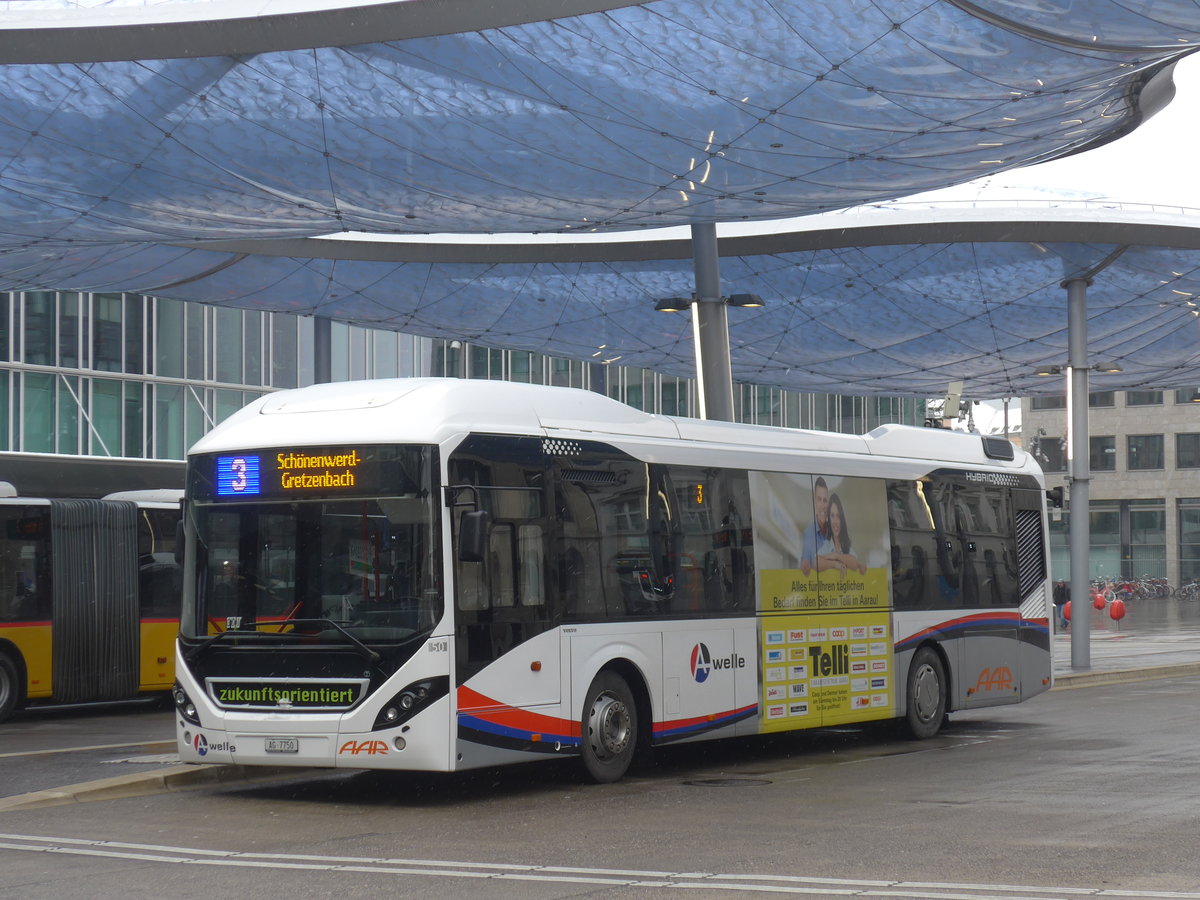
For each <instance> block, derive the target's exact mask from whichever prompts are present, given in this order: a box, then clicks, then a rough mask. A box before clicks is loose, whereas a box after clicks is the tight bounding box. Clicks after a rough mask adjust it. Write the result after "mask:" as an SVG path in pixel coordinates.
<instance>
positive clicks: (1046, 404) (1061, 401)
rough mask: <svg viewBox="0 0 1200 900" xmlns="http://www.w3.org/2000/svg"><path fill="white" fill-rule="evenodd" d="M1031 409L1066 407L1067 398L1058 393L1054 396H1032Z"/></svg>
mask: <svg viewBox="0 0 1200 900" xmlns="http://www.w3.org/2000/svg"><path fill="white" fill-rule="evenodd" d="M1032 408H1033V409H1066V408H1067V398H1066V395H1064V394H1059V395H1058V396H1056V397H1034V398H1033V404H1032Z"/></svg>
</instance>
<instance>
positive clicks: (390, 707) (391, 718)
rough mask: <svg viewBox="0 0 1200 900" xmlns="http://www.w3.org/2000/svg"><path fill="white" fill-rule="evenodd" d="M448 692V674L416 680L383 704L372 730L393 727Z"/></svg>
mask: <svg viewBox="0 0 1200 900" xmlns="http://www.w3.org/2000/svg"><path fill="white" fill-rule="evenodd" d="M448 693H450V679H449V677H448V676H446V675H441V676H438V677H437V678H425V679H422V680H421V681H415V682H413V683H412V684H410V685H407V686H406V687H405V688H404V689H403V690H401V691H399V692H397V693H396V695H395V696H394V697H392V699H390V700H389V701H388V702H387V703H385V704H384V705H383V709H381V710H380V711H379V715H378V716H376V717H375V724H374V725H372V726H371V730H372V731H379V730H380V729H381V728H392V727H394V726H396V725H399V724H401V723H402V722H405V721H407V720H408V719H411V718H412V717H413V716H415V715H416V714H417V713H419V712H420V711H421V710H422V709H424V708H425V707H427V706H429V705H430V704H431V703H433V702H434V701H435V700H439V699H440V698H442V697H445V696H446V695H447V694H448Z"/></svg>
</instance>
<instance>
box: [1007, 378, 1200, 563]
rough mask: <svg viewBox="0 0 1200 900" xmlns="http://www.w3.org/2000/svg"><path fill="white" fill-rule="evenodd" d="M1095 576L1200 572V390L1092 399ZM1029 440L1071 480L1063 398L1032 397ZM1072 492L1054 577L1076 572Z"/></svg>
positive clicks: (1047, 465) (1061, 523)
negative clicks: (1071, 545) (1070, 524)
mask: <svg viewBox="0 0 1200 900" xmlns="http://www.w3.org/2000/svg"><path fill="white" fill-rule="evenodd" d="M1089 406H1090V410H1089V423H1090V424H1089V432H1090V446H1091V453H1090V459H1089V463H1090V467H1091V473H1092V482H1091V490H1090V494H1091V501H1090V508H1091V571H1090V572H1089V573H1088V575H1089V578H1092V579H1096V578H1109V579H1112V578H1122V579H1126V578H1143V577H1147V576H1149V577H1152V578H1166V579H1167V580H1168V582H1169V583H1170V584H1171V585H1172V586H1175V585H1179V584H1182V583H1184V582H1186V581H1189V580H1191V579H1194V578H1200V389H1195V388H1189V389H1184V390H1168V391H1100V392H1096V393H1092V394H1091V395H1090V403H1089ZM1022 415H1023V418H1022V427H1023V432H1024V440H1025V444H1026V446H1027V447H1029V448H1030V449H1031V450H1032V451H1033V452H1034V453H1035V455H1037V456H1038V458H1039V460H1040V461H1041V463H1042V467H1043V469H1044V470H1045V472H1046V479H1047V486H1048V487H1055V486H1058V485H1064V486H1065V485H1067V483H1068V482H1067V474H1066V473H1067V459H1066V450H1065V448H1066V446H1067V445H1066V440H1065V436H1066V423H1067V410H1066V402H1065V400H1064V398H1063V397H1061V396H1058V397H1043V398H1036V399H1034V400H1032V401H1026V403H1025V409H1024V410H1023V414H1022ZM1069 515H1070V501H1069V498H1068V500H1067V502H1066V503H1065V504H1064V508H1063V510H1062V511H1061V512H1060V513H1057V514H1056V513H1055V512H1052V521H1051V550H1052V563H1051V564H1052V574H1053V577H1055V578H1068V577H1069V575H1070V563H1069V553H1068V521H1069Z"/></svg>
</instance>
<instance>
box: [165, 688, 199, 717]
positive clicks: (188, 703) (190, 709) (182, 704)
mask: <svg viewBox="0 0 1200 900" xmlns="http://www.w3.org/2000/svg"><path fill="white" fill-rule="evenodd" d="M171 696H172V697H173V698H174V699H175V711H176V712H177V713H179V715H180V717H181V718H183V719H184V721H187V722H191V723H192V724H193V725H199V724H200V715H199V713H197V712H196V704H195V703H193V702H192V698H191V697H189V696H188V695H187V691H185V690H184V689H183V688H182V687H181V686H180V684H179V682H178V681H177V682H175V686H174V687H173V688H171Z"/></svg>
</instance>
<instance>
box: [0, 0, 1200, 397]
mask: <svg viewBox="0 0 1200 900" xmlns="http://www.w3.org/2000/svg"><path fill="white" fill-rule="evenodd" d="M14 10H18V11H14ZM1195 13H1196V7H1195V4H1194V2H1192V0H1153V2H1149V0H1137V2H1129V0H1126V2H1108V0H1090V2H1086V3H1079V2H1068V0H1045V2H1040V3H1038V4H1029V3H1025V2H1021V0H983V2H967V0H938V2H929V0H919V2H918V0H871V2H867V0H847V2H845V3H839V4H824V3H811V2H807V0H793V2H788V0H784V2H780V0H703V2H692V0H650V2H645V3H638V4H630V3H612V2H610V3H604V2H597V0H591V2H589V0H553V2H552V0H519V2H518V0H514V2H511V3H505V4H479V3H476V2H471V0H420V2H417V0H408V2H378V3H337V2H330V3H327V4H314V3H312V2H302V0H266V2H264V3H262V4H258V5H256V12H255V15H252V16H247V15H246V13H245V11H244V5H239V4H233V3H227V2H208V3H196V2H192V3H188V2H178V0H177V2H168V3H156V4H148V5H147V4H142V3H137V2H131V3H128V4H121V3H117V4H116V5H106V6H105V7H104V8H98V9H87V8H83V5H82V4H80V3H71V2H66V0H64V2H59V3H53V2H43V3H31V4H21V5H20V7H16V6H15V5H9V6H8V8H7V11H6V12H5V14H4V19H3V21H2V22H0V26H2V27H0V64H3V65H4V66H5V69H6V72H5V74H6V75H7V76H8V78H7V79H6V91H5V92H4V94H3V96H0V289H5V290H88V291H99V292H116V291H130V292H141V293H150V294H156V295H158V296H162V297H171V298H176V299H185V300H197V301H201V302H206V303H214V304H224V305H234V306H244V307H251V308H266V309H276V310H287V311H291V312H297V313H302V314H314V315H320V316H325V317H331V318H334V319H338V320H342V321H347V322H355V323H361V324H369V325H375V326H381V327H390V328H396V329H399V330H404V331H408V332H411V333H415V334H421V335H429V336H435V337H455V338H462V339H468V340H472V341H476V342H478V343H481V344H487V345H491V346H497V347H509V348H515V349H528V350H537V351H540V352H545V353H549V354H555V355H561V356H567V357H573V358H579V359H591V360H595V361H599V362H617V361H618V360H619V361H620V362H622V363H624V364H631V365H641V366H647V367H650V368H654V369H658V370H660V371H664V372H674V373H676V374H692V372H693V356H692V353H693V350H692V346H691V340H692V335H691V328H690V325H689V324H688V320H687V316H686V314H684V315H676V316H667V315H663V314H661V313H655V312H654V309H653V307H654V303H655V302H656V300H658V299H661V298H664V297H671V296H687V295H688V294H689V293H690V292H691V290H692V284H691V278H692V262H691V259H690V253H691V251H690V249H689V248H687V247H686V246H685V244H686V242H672V241H669V240H668V241H653V242H650V243H645V244H643V243H641V242H640V241H637V240H634V241H623V242H616V243H612V244H605V245H602V248H603V249H597V247H596V246H593V245H592V244H588V243H585V242H584V241H579V242H563V241H559V242H556V243H551V244H545V245H538V244H535V245H532V246H526V245H525V242H522V241H516V242H514V243H506V242H504V241H500V240H496V241H495V242H493V243H492V244H490V245H483V246H480V245H474V246H473V247H472V246H467V247H466V249H464V245H462V244H456V243H454V242H451V241H448V240H445V239H443V238H439V237H437V236H436V235H437V234H438V233H444V232H454V233H475V234H480V233H494V232H503V233H512V232H522V233H530V232H552V233H556V234H566V235H574V234H581V235H584V234H591V233H611V232H633V234H632V235H627V236H629V237H633V238H642V239H645V238H649V237H650V235H651V233H652V230H653V229H656V228H658V227H661V226H668V225H692V226H697V225H706V224H709V223H714V222H717V223H747V222H755V221H759V220H768V219H777V218H779V217H784V216H797V215H809V214H815V213H821V212H825V211H829V210H834V209H841V208H845V207H850V206H854V205H857V204H863V203H880V202H883V201H886V200H888V199H891V198H896V197H899V196H903V195H908V194H911V193H914V192H918V191H922V190H926V189H929V188H934V187H941V186H945V185H948V184H953V183H958V182H963V181H966V180H969V179H973V178H978V177H980V176H982V175H986V174H988V173H992V172H999V171H1004V170H1008V169H1011V168H1014V167H1018V166H1023V165H1027V164H1030V163H1034V162H1040V161H1044V160H1047V159H1051V158H1056V157H1061V156H1063V155H1066V154H1071V153H1075V152H1079V151H1081V150H1084V149H1088V148H1091V147H1095V146H1098V145H1099V144H1102V143H1104V142H1107V141H1110V140H1112V139H1115V138H1117V137H1119V136H1121V135H1122V134H1125V133H1127V132H1128V131H1129V130H1131V129H1132V128H1134V127H1136V126H1137V125H1138V123H1139V122H1140V121H1141V120H1142V119H1143V118H1144V117H1145V116H1146V115H1149V114H1151V113H1153V112H1154V111H1155V110H1156V109H1157V108H1159V107H1160V106H1161V105H1162V104H1164V103H1165V102H1167V101H1169V99H1170V96H1171V94H1172V90H1173V88H1172V82H1171V77H1170V76H1171V71H1170V70H1171V67H1172V65H1173V63H1174V62H1175V61H1177V60H1178V59H1179V58H1180V57H1181V56H1182V55H1185V54H1187V53H1190V52H1192V50H1194V49H1195V47H1196V46H1197V44H1198V41H1200V20H1198V19H1197V17H1196V15H1195ZM1022 212H1023V213H1027V214H1028V215H1027V216H1025V217H1023V218H1021V219H1019V220H1014V221H1008V222H1005V221H1002V222H1001V227H1000V228H996V227H985V223H983V222H975V221H971V220H966V221H959V222H955V221H950V222H942V223H941V225H940V226H939V224H938V223H937V222H925V223H921V222H916V221H908V220H901V219H898V218H893V219H892V220H890V222H888V223H886V224H885V225H884V226H883V227H884V229H885V230H884V231H877V230H876V231H873V230H871V229H867V228H859V227H857V225H858V224H862V221H863V220H859V219H856V220H855V222H856V223H857V224H856V225H855V227H854V228H853V229H852V230H853V233H852V234H851V233H850V232H846V238H845V240H839V239H837V238H836V236H831V235H830V234H827V233H825V231H826V230H827V229H830V226H829V225H821V226H817V227H815V228H807V229H798V230H796V231H795V232H794V233H791V234H783V235H778V236H774V237H771V236H765V235H761V234H760V235H756V236H748V237H744V238H737V239H731V238H723V239H722V242H721V243H722V246H721V253H722V257H723V258H722V260H721V278H722V282H723V292H724V293H728V294H733V293H738V292H750V293H755V294H759V295H761V296H762V297H763V298H764V299H765V300H766V301H767V303H768V306H767V307H765V308H763V309H761V310H738V311H732V314H731V322H730V334H731V340H732V354H733V374H734V377H735V378H737V379H739V380H745V381H754V382H758V383H762V384H774V385H779V386H781V387H786V388H794V389H801V390H815V391H836V392H845V393H866V394H873V393H874V394H902V393H911V394H922V395H929V394H938V393H941V392H942V391H943V390H944V388H945V384H946V382H947V381H948V380H963V381H964V382H966V384H967V386H968V387H967V390H968V391H969V392H970V394H971V395H972V396H984V395H989V396H1001V395H1010V394H1031V393H1037V392H1038V391H1039V390H1051V389H1055V390H1057V389H1061V388H1060V387H1057V386H1056V387H1054V388H1051V387H1050V386H1048V385H1047V383H1046V381H1045V380H1041V379H1036V378H1035V377H1034V376H1032V375H1031V374H1029V373H1030V372H1031V371H1032V370H1033V369H1035V368H1037V367H1039V366H1049V365H1055V364H1060V363H1062V362H1064V359H1063V357H1064V354H1065V336H1064V331H1065V315H1064V302H1065V301H1064V300H1063V299H1062V297H1061V295H1062V290H1061V288H1060V287H1059V285H1060V284H1061V283H1062V282H1063V280H1064V279H1066V278H1070V277H1075V276H1078V275H1079V274H1080V273H1087V272H1090V271H1091V269H1092V268H1093V267H1094V266H1096V265H1097V264H1099V262H1100V261H1101V260H1106V261H1107V262H1108V265H1107V268H1106V269H1105V270H1104V272H1103V273H1102V274H1101V275H1098V276H1097V278H1096V282H1095V285H1094V286H1093V288H1092V290H1091V292H1090V294H1089V311H1090V312H1089V315H1090V316H1091V317H1092V320H1093V328H1092V330H1091V347H1092V351H1093V355H1095V356H1100V355H1103V356H1106V357H1108V356H1111V357H1112V358H1114V359H1121V360H1123V361H1124V362H1123V364H1122V368H1123V370H1124V371H1123V372H1122V373H1121V374H1120V375H1119V376H1117V375H1114V376H1111V377H1112V378H1113V379H1114V381H1113V382H1112V383H1113V386H1114V387H1117V386H1134V385H1141V384H1155V385H1159V386H1168V385H1170V384H1177V383H1183V382H1184V381H1187V382H1188V383H1190V382H1191V381H1192V380H1194V376H1192V375H1191V373H1190V370H1191V369H1192V368H1193V363H1194V356H1193V355H1192V354H1191V351H1190V346H1189V345H1190V344H1191V343H1192V342H1193V341H1192V336H1191V332H1190V327H1191V321H1190V320H1191V319H1192V318H1194V317H1193V316H1191V313H1190V307H1188V306H1186V303H1187V300H1186V299H1182V300H1181V299H1179V298H1181V297H1184V295H1185V294H1186V295H1187V296H1191V294H1192V293H1193V292H1192V290H1191V288H1192V287H1195V285H1194V284H1192V283H1191V281H1192V279H1193V274H1192V273H1193V271H1194V268H1195V264H1194V261H1189V260H1191V259H1192V257H1193V256H1194V254H1195V251H1194V250H1193V249H1192V247H1193V245H1194V241H1193V240H1192V239H1191V238H1189V237H1185V236H1184V235H1189V234H1190V228H1189V227H1188V225H1187V224H1186V223H1185V222H1183V221H1182V220H1180V217H1169V216H1168V217H1166V218H1168V219H1171V221H1169V222H1168V221H1165V220H1164V219H1163V217H1161V216H1157V214H1153V213H1146V214H1144V215H1141V216H1140V217H1139V216H1138V215H1135V214H1133V213H1128V214H1123V215H1117V212H1118V211H1116V210H1096V209H1080V210H1074V211H1070V214H1068V212H1067V211H1063V210H1058V211H1057V212H1058V213H1059V214H1061V215H1059V217H1058V219H1055V218H1054V217H1053V216H1051V217H1050V218H1049V219H1046V218H1045V217H1043V216H1037V215H1034V213H1036V212H1042V213H1044V212H1046V211H1045V210H1041V211H1037V210H1023V211H1022ZM955 218H961V217H955ZM1001 219H1003V217H1001ZM1039 219H1041V221H1039ZM1131 220H1132V221H1131ZM1022 221H1024V222H1025V225H1024V226H1022V224H1021V223H1022ZM1055 222H1057V225H1055ZM848 224H849V221H848ZM1106 224H1107V225H1109V226H1113V225H1117V226H1121V225H1123V226H1126V227H1124V228H1117V229H1116V230H1113V229H1112V228H1108V229H1107V230H1106V229H1105V228H1104V227H1103V226H1105V225H1106ZM1052 226H1053V227H1052ZM1084 226H1086V227H1084ZM846 227H847V226H843V225H834V226H832V229H831V230H832V231H833V232H839V231H844V230H845V228H846ZM930 229H932V230H930ZM1155 229H1157V230H1155ZM339 232H360V233H366V234H369V235H390V236H395V235H400V236H417V235H433V236H430V237H426V238H424V239H423V241H421V242H418V243H416V244H413V243H386V242H377V241H370V242H368V241H334V240H328V239H319V238H320V236H322V235H328V234H331V233H339ZM1135 235H1136V236H1135ZM875 238H878V240H875ZM735 240H736V242H733V241H735ZM1127 245H1132V246H1130V249H1127V250H1124V251H1121V252H1120V254H1119V256H1118V257H1117V258H1115V259H1110V257H1113V255H1114V254H1116V253H1117V252H1118V250H1119V249H1120V248H1123V247H1125V246H1127ZM1164 248H1169V249H1164ZM1109 285H1111V287H1109ZM1181 323H1183V324H1186V325H1187V326H1188V327H1187V328H1180V324H1181ZM1116 379H1119V381H1118V380H1116Z"/></svg>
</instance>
